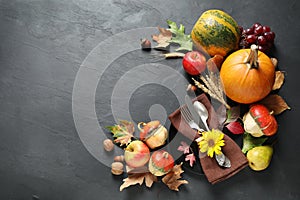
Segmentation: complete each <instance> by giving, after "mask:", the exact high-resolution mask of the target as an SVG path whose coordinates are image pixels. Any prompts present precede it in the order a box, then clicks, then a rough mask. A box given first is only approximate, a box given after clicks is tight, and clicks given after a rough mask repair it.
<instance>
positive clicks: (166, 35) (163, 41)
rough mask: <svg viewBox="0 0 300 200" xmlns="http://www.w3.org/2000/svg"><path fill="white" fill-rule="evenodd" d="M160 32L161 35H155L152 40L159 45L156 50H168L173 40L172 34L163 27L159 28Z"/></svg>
mask: <svg viewBox="0 0 300 200" xmlns="http://www.w3.org/2000/svg"><path fill="white" fill-rule="evenodd" d="M157 28H158V30H159V32H160V33H159V34H153V35H152V39H153V40H154V41H156V42H157V43H158V45H157V46H155V48H158V49H160V48H166V47H168V46H169V44H170V40H171V38H172V32H171V31H169V30H167V29H165V28H161V27H157Z"/></svg>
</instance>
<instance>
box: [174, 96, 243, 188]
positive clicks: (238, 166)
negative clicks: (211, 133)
mask: <svg viewBox="0 0 300 200" xmlns="http://www.w3.org/2000/svg"><path fill="white" fill-rule="evenodd" d="M196 100H198V101H200V102H202V103H203V104H204V105H205V106H206V108H207V109H208V112H209V118H208V124H209V127H210V128H217V127H218V126H219V122H218V119H217V115H216V113H215V111H214V108H213V106H211V103H210V101H209V99H208V98H207V96H206V95H205V94H204V93H203V94H201V95H199V96H197V97H196V98H194V99H193V101H196ZM182 106H185V105H182ZM178 115H179V116H180V117H178ZM169 119H170V121H171V123H172V124H173V126H174V127H175V128H176V129H177V130H178V132H180V133H181V134H183V135H184V136H185V137H187V138H188V139H190V140H192V141H193V140H195V139H196V138H197V137H199V135H198V134H197V132H196V131H195V130H193V129H191V128H190V127H189V125H188V124H187V123H181V121H182V120H181V114H180V108H178V109H177V110H175V111H174V112H173V113H171V114H170V115H169ZM224 140H225V146H224V147H223V148H222V150H223V152H224V154H225V155H226V156H227V157H228V158H229V159H230V160H231V162H232V165H231V167H230V168H221V167H220V166H218V164H217V162H216V160H215V159H212V158H209V157H207V156H205V157H203V158H200V162H201V166H202V169H203V172H204V173H205V175H206V177H207V179H208V181H209V182H210V183H211V184H216V183H219V182H221V181H224V180H226V179H228V178H229V177H231V176H233V175H235V174H236V173H238V172H239V171H240V170H242V169H243V168H245V167H246V166H248V160H247V158H246V157H245V155H244V154H243V153H242V151H241V149H240V147H239V146H238V145H237V144H236V142H235V141H233V140H232V139H231V138H230V137H229V136H227V135H226V134H225V135H224Z"/></svg>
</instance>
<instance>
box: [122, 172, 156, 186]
mask: <svg viewBox="0 0 300 200" xmlns="http://www.w3.org/2000/svg"><path fill="white" fill-rule="evenodd" d="M144 180H145V185H146V186H147V187H151V186H152V184H153V182H156V181H157V177H156V176H154V175H153V174H151V173H149V172H147V173H140V174H130V175H129V176H128V177H127V178H125V179H123V184H122V185H121V186H120V191H122V190H123V189H125V188H127V187H129V186H132V185H136V184H139V185H142V184H143V182H144Z"/></svg>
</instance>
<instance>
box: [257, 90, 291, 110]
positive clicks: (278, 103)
mask: <svg viewBox="0 0 300 200" xmlns="http://www.w3.org/2000/svg"><path fill="white" fill-rule="evenodd" d="M259 103H260V104H263V105H265V106H266V107H267V108H268V109H269V110H270V111H272V112H273V114H274V115H279V114H280V113H282V112H283V111H285V110H290V109H291V108H290V107H289V106H288V104H287V103H286V102H285V100H284V99H283V98H282V97H281V96H279V95H278V94H271V95H269V96H267V97H266V98H264V99H263V100H261V101H260V102H259Z"/></svg>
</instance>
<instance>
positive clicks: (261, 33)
mask: <svg viewBox="0 0 300 200" xmlns="http://www.w3.org/2000/svg"><path fill="white" fill-rule="evenodd" d="M240 32H241V40H240V47H241V48H250V46H251V45H252V44H256V45H257V46H258V50H260V51H262V52H264V53H267V52H268V51H269V50H270V49H271V48H272V47H273V45H274V39H275V33H274V32H272V31H271V28H270V27H269V26H263V25H261V24H260V23H255V24H253V25H252V27H250V28H247V29H243V27H240Z"/></svg>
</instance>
